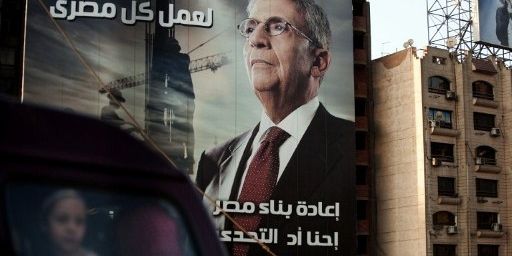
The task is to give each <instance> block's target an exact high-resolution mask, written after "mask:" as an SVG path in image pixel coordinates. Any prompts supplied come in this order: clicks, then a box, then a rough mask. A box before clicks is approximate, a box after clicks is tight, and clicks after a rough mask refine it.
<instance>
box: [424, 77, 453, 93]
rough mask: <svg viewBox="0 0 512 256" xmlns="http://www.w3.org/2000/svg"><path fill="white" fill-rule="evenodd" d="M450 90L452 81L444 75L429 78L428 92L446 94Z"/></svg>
mask: <svg viewBox="0 0 512 256" xmlns="http://www.w3.org/2000/svg"><path fill="white" fill-rule="evenodd" d="M448 90H450V81H448V79H446V78H444V77H442V76H431V77H429V78H428V92H433V93H439V94H445V93H446V91H448Z"/></svg>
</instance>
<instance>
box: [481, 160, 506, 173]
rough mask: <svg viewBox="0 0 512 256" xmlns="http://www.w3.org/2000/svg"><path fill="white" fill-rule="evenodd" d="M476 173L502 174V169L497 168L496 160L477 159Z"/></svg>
mask: <svg viewBox="0 0 512 256" xmlns="http://www.w3.org/2000/svg"><path fill="white" fill-rule="evenodd" d="M475 171H476V172H485V173H500V172H501V168H500V167H498V166H496V159H494V158H486V157H477V158H476V159H475Z"/></svg>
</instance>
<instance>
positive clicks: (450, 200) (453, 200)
mask: <svg viewBox="0 0 512 256" xmlns="http://www.w3.org/2000/svg"><path fill="white" fill-rule="evenodd" d="M460 202H461V200H460V198H458V197H448V196H440V197H438V198H437V203H439V204H447V205H459V204H460Z"/></svg>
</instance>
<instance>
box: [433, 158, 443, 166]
mask: <svg viewBox="0 0 512 256" xmlns="http://www.w3.org/2000/svg"><path fill="white" fill-rule="evenodd" d="M441 163H442V161H441V159H439V158H435V157H434V158H432V166H441Z"/></svg>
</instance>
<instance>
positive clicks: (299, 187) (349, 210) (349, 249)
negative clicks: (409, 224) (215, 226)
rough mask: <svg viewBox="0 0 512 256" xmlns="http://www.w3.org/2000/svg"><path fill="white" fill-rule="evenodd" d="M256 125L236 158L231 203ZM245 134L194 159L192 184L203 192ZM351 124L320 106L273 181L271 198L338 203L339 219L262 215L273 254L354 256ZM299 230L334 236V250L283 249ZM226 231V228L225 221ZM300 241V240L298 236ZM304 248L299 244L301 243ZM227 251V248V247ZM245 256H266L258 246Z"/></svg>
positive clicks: (352, 124)
mask: <svg viewBox="0 0 512 256" xmlns="http://www.w3.org/2000/svg"><path fill="white" fill-rule="evenodd" d="M257 129H258V126H257V127H256V128H255V129H254V130H253V131H252V135H251V139H250V140H249V142H248V143H247V148H246V150H245V151H246V152H244V156H242V160H241V161H240V164H239V165H240V166H239V167H238V172H237V174H236V177H235V182H234V185H233V188H232V192H231V197H230V200H236V195H237V192H238V189H239V188H240V183H241V182H240V180H241V178H242V174H243V172H244V170H245V166H246V164H247V158H248V157H249V156H250V153H251V152H250V146H251V144H252V140H253V139H254V136H255V134H256V133H257ZM250 132H251V131H248V132H246V133H244V134H242V135H240V136H238V137H236V138H234V139H232V140H229V141H228V142H226V143H224V144H223V145H220V146H218V147H216V148H213V149H211V150H208V151H206V152H204V153H203V155H202V156H201V159H200V161H199V166H198V171H197V178H196V182H197V185H198V186H199V187H200V188H201V189H202V190H203V191H204V190H205V189H206V187H207V186H208V185H209V184H210V182H211V181H212V179H213V178H214V177H215V176H216V175H217V174H218V173H220V172H221V171H222V168H223V167H224V166H225V164H226V162H227V161H229V160H230V159H231V152H232V149H233V146H234V145H237V143H239V141H240V139H242V138H244V136H247V135H248V133H250ZM354 138H355V135H354V123H353V122H350V121H347V120H344V119H340V118H336V117H334V116H332V115H331V114H329V112H327V110H326V109H325V108H324V107H323V105H322V104H320V107H319V108H318V110H317V112H316V114H315V116H314V118H313V120H312V122H311V124H310V125H309V127H308V128H307V130H306V132H305V134H304V136H303V138H302V140H301V141H300V142H299V145H298V146H297V149H296V150H295V152H294V153H293V155H292V157H291V159H290V162H289V163H288V165H287V166H286V168H285V170H284V172H283V174H282V176H281V178H280V179H279V181H278V183H277V185H276V187H275V188H274V191H273V193H272V195H271V200H272V199H273V200H283V201H284V203H289V204H292V205H294V206H295V205H297V202H298V201H306V202H307V203H308V204H311V203H313V204H314V203H317V202H322V203H324V204H333V203H334V202H340V220H339V221H335V220H334V219H333V218H324V217H298V216H295V215H294V216H292V217H291V218H290V219H285V218H284V217H282V216H273V215H265V216H264V217H263V219H262V220H261V222H260V225H259V227H266V228H277V229H278V232H279V240H278V242H279V243H278V245H272V244H269V245H268V246H269V247H270V249H271V250H272V251H273V252H274V253H276V254H277V255H280V256H281V255H354V254H355V245H356V242H355V237H356V236H355V233H356V218H355V216H356V215H355V202H356V201H355V199H356V195H355V143H354ZM298 227H301V228H302V231H320V234H331V235H332V233H333V232H336V231H337V232H338V234H339V242H340V244H339V246H338V250H334V249H333V247H317V246H307V245H302V246H293V247H292V246H286V242H287V241H288V240H289V239H288V238H287V236H286V235H287V234H296V233H297V229H298ZM225 228H226V229H230V230H232V225H231V224H230V223H229V222H228V221H227V220H226V227H225ZM303 241H305V237H303ZM303 244H305V242H304V243H303ZM227 246H228V249H230V245H229V244H228V245H227ZM249 255H267V254H266V253H265V252H264V251H262V250H261V248H259V246H258V245H256V244H253V245H251V249H250V251H249Z"/></svg>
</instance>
